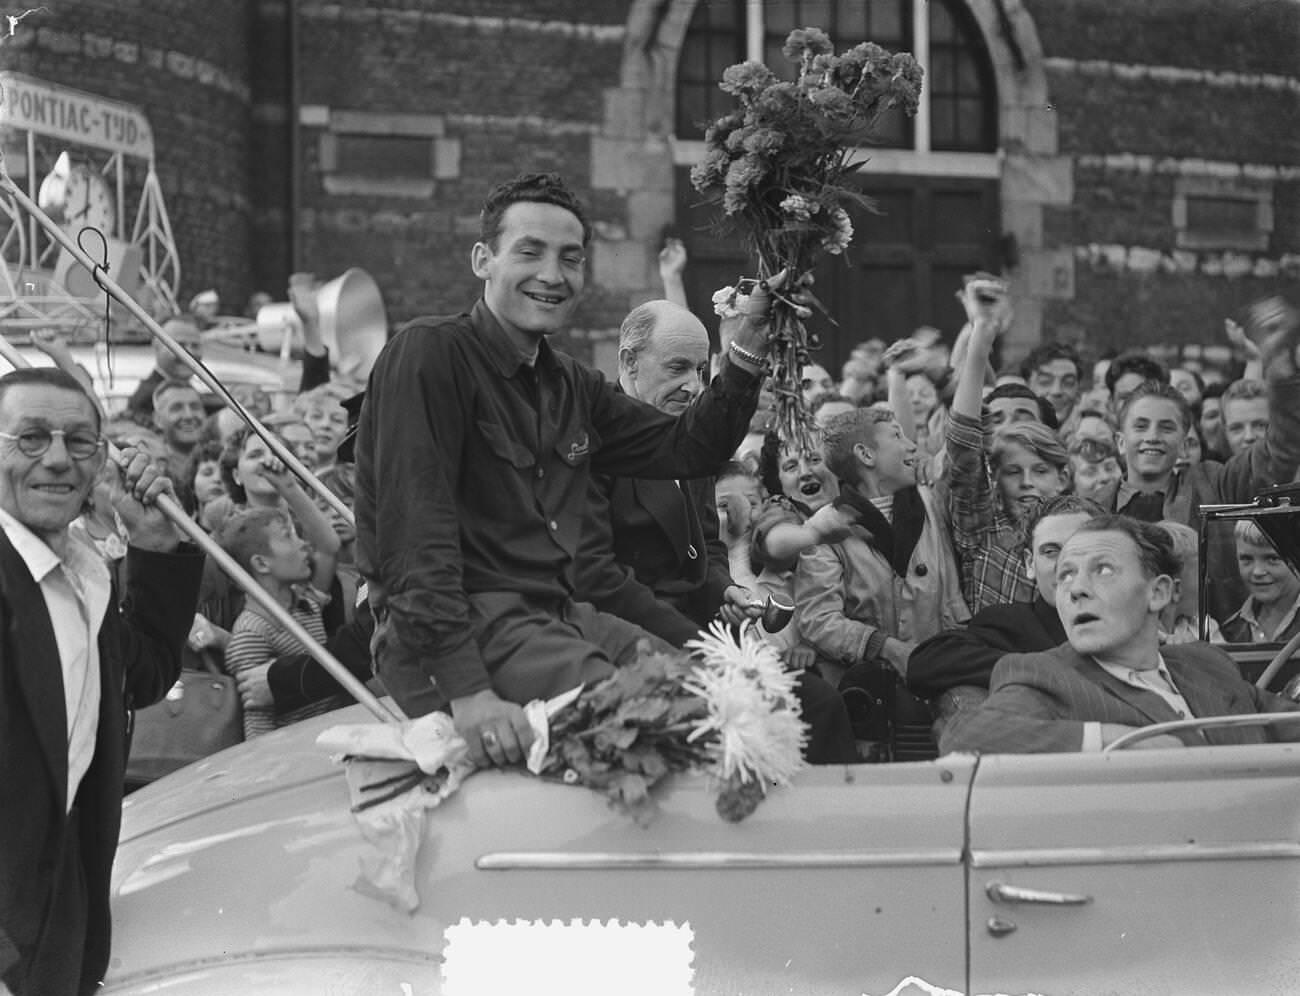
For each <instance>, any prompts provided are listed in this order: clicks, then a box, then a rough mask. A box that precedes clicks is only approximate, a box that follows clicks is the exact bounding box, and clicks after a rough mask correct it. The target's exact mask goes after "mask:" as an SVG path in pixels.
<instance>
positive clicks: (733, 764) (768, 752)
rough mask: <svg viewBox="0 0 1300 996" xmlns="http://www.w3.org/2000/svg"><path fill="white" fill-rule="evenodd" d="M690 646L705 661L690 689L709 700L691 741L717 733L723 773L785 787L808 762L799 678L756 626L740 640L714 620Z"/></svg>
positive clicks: (688, 684)
mask: <svg viewBox="0 0 1300 996" xmlns="http://www.w3.org/2000/svg"><path fill="white" fill-rule="evenodd" d="M686 648H687V649H688V650H693V651H695V652H697V653H699V654H700V655H701V656H702V657H703V662H702V663H700V664H698V665H696V666H695V667H694V668H693V669H692V671H691V677H690V678H689V679H688V680H687V681H686V682H685V688H686V689H687V690H688V691H690V692H692V693H694V694H695V695H698V696H700V698H702V699H704V701H705V703H706V704H707V706H708V716H706V717H705V718H704V719H703V720H701V721H700V723H699V724H697V726H696V727H695V729H694V730H693V731H692V732H691V735H690V738H689V739H691V740H697V739H699V738H700V737H703V736H706V735H708V734H710V733H716V734H717V742H716V743H715V744H713V745H712V746H711V752H712V753H713V754H714V756H715V757H716V759H717V765H718V771H717V773H718V775H719V776H720V777H721V778H723V779H724V780H725V779H728V778H730V777H732V776H733V775H738V776H739V778H740V780H741V781H749V780H750V779H751V778H757V779H758V780H759V782H760V784H762V785H764V786H766V785H767V784H769V783H770V784H773V785H784V784H786V783H787V782H789V781H790V779H791V777H793V776H794V774H795V772H797V771H798V770H799V769H800V768H801V767H802V766H803V744H804V741H805V739H806V738H807V729H806V727H805V726H804V723H803V719H802V718H801V716H800V712H799V701H798V699H797V698H796V697H795V694H794V683H795V676H794V675H793V674H791V673H790V672H788V671H786V670H785V668H784V667H783V666H782V664H781V659H780V657H779V656H778V655H777V653H776V651H775V650H774V649H773V648H772V646H771V645H770V644H768V643H767V642H766V641H765V640H764V639H763V638H762V637H761V636H759V635H758V634H757V632H755V631H754V629H753V627H752V626H746V627H745V629H744V631H743V632H742V634H741V638H740V642H737V641H736V639H735V638H734V637H733V636H732V634H731V632H730V631H729V630H728V629H727V627H726V626H725V625H724V624H723V623H721V622H719V621H716V620H715V621H714V622H713V623H712V624H711V625H710V627H709V632H708V634H707V635H705V636H701V637H700V638H698V639H695V640H692V641H690V642H689V643H688V644H687V645H686Z"/></svg>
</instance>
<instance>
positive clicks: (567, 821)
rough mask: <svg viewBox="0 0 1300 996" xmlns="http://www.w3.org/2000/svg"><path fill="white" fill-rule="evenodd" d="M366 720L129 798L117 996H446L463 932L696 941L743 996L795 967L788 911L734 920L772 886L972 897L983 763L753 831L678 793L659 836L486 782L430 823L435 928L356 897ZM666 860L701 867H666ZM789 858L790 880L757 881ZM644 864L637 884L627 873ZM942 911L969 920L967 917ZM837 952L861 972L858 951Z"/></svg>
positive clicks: (889, 902) (238, 750)
mask: <svg viewBox="0 0 1300 996" xmlns="http://www.w3.org/2000/svg"><path fill="white" fill-rule="evenodd" d="M368 716H369V714H368V713H366V712H365V711H364V710H362V709H361V708H360V707H352V708H350V709H348V710H344V711H340V712H336V713H332V714H329V715H327V716H322V717H317V718H315V719H313V720H309V721H307V722H304V723H300V724H298V725H296V726H294V727H290V728H288V729H285V730H281V731H278V732H276V733H274V734H271V735H268V736H264V737H259V738H257V739H256V740H253V741H251V742H249V743H246V744H243V745H240V746H238V747H235V748H232V749H231V750H228V751H225V752H223V753H221V754H219V755H216V756H214V757H212V758H209V759H207V760H205V761H202V762H200V763H198V764H196V765H193V766H191V767H189V768H187V769H184V770H182V771H180V772H177V773H176V774H174V775H171V776H168V777H167V778H164V779H162V780H160V781H158V782H156V783H154V784H153V785H151V786H148V787H146V788H144V789H141V790H140V791H139V792H137V793H135V794H133V795H132V796H131V797H129V799H128V800H127V802H126V805H125V806H124V811H123V829H122V839H121V845H120V848H119V851H118V855H117V861H116V864H115V866H114V875H113V897H112V899H113V912H114V944H113V951H114V953H113V961H112V964H111V967H110V972H109V977H108V988H107V990H106V992H109V993H136V992H146V991H147V992H154V993H156V992H164V991H173V990H174V991H177V992H180V991H184V992H186V993H194V994H201V993H208V992H214V993H215V992H221V991H227V992H229V991H252V989H255V988H258V987H259V986H261V987H265V986H268V985H271V984H272V982H271V981H268V980H272V981H273V977H274V978H278V979H284V978H292V979H296V980H299V982H302V981H303V980H306V979H309V978H310V979H315V978H317V977H316V976H312V975H311V974H310V973H311V971H313V970H320V971H324V970H325V969H324V968H323V967H322V966H327V967H329V969H330V971H334V970H343V968H342V967H340V963H339V959H343V962H344V963H346V964H345V966H344V967H346V968H347V970H348V971H358V970H360V968H359V967H358V966H361V967H364V970H365V972H368V973H372V974H371V975H367V976H366V978H365V980H364V981H363V982H362V983H359V984H357V985H356V986H354V987H353V988H348V987H346V986H344V987H343V988H338V987H337V986H336V987H335V991H338V992H353V991H356V992H381V991H392V992H394V993H400V992H402V991H404V987H406V986H410V987H411V988H410V991H414V992H421V993H424V992H436V991H438V986H439V985H440V983H439V980H440V978H441V976H440V972H441V970H442V965H443V960H444V952H445V949H448V947H449V940H448V938H450V937H454V936H455V934H456V931H455V930H454V929H452V928H457V927H458V925H481V924H488V925H491V924H497V923H504V922H507V921H509V922H515V921H518V920H523V921H527V922H538V923H541V922H547V923H552V922H557V921H559V922H572V921H574V920H581V921H583V922H607V921H608V922H619V923H635V924H651V925H674V924H675V925H679V926H689V928H690V929H692V930H693V931H694V948H693V949H692V950H693V951H694V953H695V955H696V957H697V966H698V965H699V963H700V962H701V961H702V962H703V963H704V964H705V965H706V966H707V968H706V975H705V976H704V977H699V978H697V982H698V983H699V984H700V985H702V986H703V988H701V989H699V991H701V992H705V991H735V990H734V986H735V985H737V984H739V985H741V987H742V988H745V982H744V980H745V979H747V978H751V977H752V978H758V977H761V976H760V975H758V974H757V973H767V974H769V975H770V974H771V973H772V972H773V971H775V970H778V969H779V968H780V966H781V965H782V964H783V963H786V962H787V959H786V958H785V956H784V955H781V956H780V958H778V953H779V952H780V948H779V947H778V945H779V944H782V943H786V944H788V943H789V941H788V940H787V939H786V938H787V936H788V935H787V932H788V929H789V925H788V923H787V922H786V919H785V917H783V916H781V915H780V914H779V913H778V912H777V909H778V908H779V907H773V908H771V909H770V915H769V916H767V917H764V918H760V919H761V920H762V921H763V922H762V923H757V922H756V921H754V920H753V919H752V918H746V917H737V915H736V914H737V911H738V910H740V909H745V908H746V904H748V905H749V906H750V907H753V906H754V904H756V903H761V904H764V905H767V904H769V903H771V902H776V903H778V904H781V903H783V902H784V901H783V900H782V899H781V898H780V892H779V891H778V892H776V893H773V892H772V889H773V887H774V886H773V883H774V882H791V881H793V878H791V877H790V876H797V877H798V878H799V880H800V881H801V882H802V883H803V884H804V885H806V886H807V887H808V888H810V889H812V890H813V892H812V898H809V899H808V900H807V901H809V902H814V901H815V898H816V895H817V889H818V887H819V885H822V884H824V886H825V887H826V888H828V889H831V888H836V887H838V886H837V883H842V882H843V881H844V876H843V871H844V867H862V863H863V862H864V861H865V862H868V863H870V864H871V865H872V866H873V867H874V866H877V865H878V866H879V867H881V868H885V869H892V870H891V871H890V872H889V873H888V874H890V875H893V874H895V873H897V874H898V875H901V876H903V878H904V880H905V879H906V877H907V875H908V872H907V867H909V866H910V865H909V863H911V862H914V861H919V862H921V866H922V867H923V868H928V869H932V870H933V872H934V873H936V874H941V875H942V876H944V878H945V880H950V883H951V885H950V888H951V890H952V891H953V892H954V895H956V893H957V890H958V889H959V887H960V880H961V849H962V827H961V819H960V813H961V811H962V809H963V807H964V804H965V798H966V789H967V787H968V784H969V779H970V777H971V774H972V770H973V763H972V761H971V759H969V758H954V759H952V760H951V761H950V762H949V761H945V762H927V763H921V764H898V765H885V766H873V769H872V771H871V774H872V780H873V783H875V785H874V788H873V790H872V791H871V792H870V793H850V794H849V795H847V796H846V794H845V789H846V784H851V783H852V782H853V781H854V778H855V772H860V771H861V770H862V769H857V768H841V767H835V768H817V769H810V770H806V771H804V772H803V773H801V774H800V775H799V776H798V779H797V785H796V786H794V787H792V788H790V789H780V790H776V791H773V792H772V793H771V794H770V795H769V797H768V799H767V800H765V801H764V802H763V803H762V804H761V805H760V807H759V809H758V811H757V813H755V814H754V816H751V817H750V818H749V819H748V820H746V821H745V822H744V823H741V824H728V823H725V822H723V821H722V820H721V819H720V818H719V817H718V815H717V813H716V811H715V809H714V798H713V792H712V786H711V784H710V782H709V780H708V779H707V778H706V777H704V776H694V775H692V776H679V777H676V778H674V779H672V780H671V781H669V782H667V783H666V784H665V785H663V786H661V788H660V790H657V792H656V795H657V797H658V799H659V804H660V809H659V812H658V814H657V815H656V817H655V818H654V820H653V821H652V822H651V823H650V824H649V825H648V826H644V827H643V826H639V825H637V824H636V823H634V822H633V821H632V820H630V819H629V818H628V817H626V816H625V815H623V814H622V813H619V812H615V811H613V810H611V809H610V808H609V807H608V806H607V805H606V803H605V800H604V799H603V797H601V796H600V795H598V794H597V793H595V792H592V791H590V790H588V789H586V788H582V787H574V786H567V785H563V784H560V783H556V782H550V781H543V780H541V779H538V778H535V777H532V776H530V775H527V774H525V773H522V772H519V771H485V772H480V773H478V774H475V775H474V776H473V777H471V778H469V779H467V780H466V782H465V783H464V784H463V785H462V786H461V787H460V789H459V790H458V791H457V792H456V793H455V794H454V795H453V796H451V798H449V799H448V800H447V801H445V802H444V803H443V804H442V805H441V806H440V807H438V808H437V809H435V810H433V811H431V812H430V813H429V816H428V820H427V826H426V828H425V833H424V837H423V841H422V843H421V845H420V851H419V857H418V860H417V862H416V868H415V880H416V883H417V887H418V890H419V896H420V906H419V908H418V909H417V910H416V911H415V912H414V913H411V914H407V913H405V912H400V911H398V910H397V909H395V908H394V907H392V906H390V905H388V904H386V903H385V902H383V901H382V900H379V899H376V898H374V897H372V896H369V895H365V894H363V893H361V892H359V891H357V889H356V888H355V884H356V882H357V879H358V872H359V870H360V868H361V866H362V863H363V862H364V861H367V860H372V859H373V857H374V855H375V854H376V849H375V847H374V846H373V845H372V844H371V843H369V842H367V840H366V839H365V838H364V837H363V835H362V832H361V829H360V827H359V825H358V823H357V821H356V819H355V818H354V816H353V815H352V814H351V812H350V811H349V800H348V790H347V785H346V781H345V777H344V774H343V770H342V768H341V767H340V766H337V765H335V764H333V763H331V761H330V759H329V758H328V757H327V756H326V755H325V753H324V751H322V750H320V749H318V748H316V747H315V745H314V741H315V739H316V736H317V734H318V733H319V732H320V731H321V730H322V729H324V728H326V727H329V726H332V725H335V724H339V723H344V722H353V723H354V722H365V721H366V720H367V719H368ZM897 793H902V794H903V795H905V796H908V797H909V798H911V799H912V800H913V804H912V805H910V806H909V807H904V808H903V809H901V810H900V811H897V812H892V811H890V807H887V806H882V805H881V804H880V800H881V799H889V798H892V797H896V794H897ZM918 807H919V808H918ZM927 809H930V810H932V811H931V813H930V816H929V818H927V813H926V810H927ZM868 822H870V824H871V826H872V833H871V834H870V835H869V837H864V835H863V827H864V826H866V825H867V824H868ZM665 856H667V860H668V861H669V862H670V863H671V861H672V860H681V859H684V860H686V861H688V862H690V861H701V862H703V863H704V865H705V866H706V867H705V869H704V870H699V869H693V868H690V867H685V868H683V867H681V866H680V865H679V866H677V867H660V866H659V865H658V864H657V863H659V862H662V861H664V860H665ZM774 857H775V859H776V861H777V863H778V864H781V863H782V862H784V865H782V867H785V868H787V870H781V869H780V868H778V869H777V870H776V871H772V870H771V868H770V867H768V868H767V870H762V869H763V868H764V865H763V862H764V861H769V862H770V861H771V860H772V859H773V858H774ZM840 858H843V859H844V862H845V865H844V867H841V865H840ZM575 859H576V860H577V862H578V864H576V865H575V864H573V863H572V862H573V861H574V860H575ZM629 861H630V862H632V863H634V864H638V865H639V867H637V868H634V869H632V870H627V869H626V868H624V867H622V866H620V864H619V863H620V862H629ZM855 862H856V864H854V863H855ZM755 867H757V868H759V869H760V870H759V871H757V872H746V873H745V874H744V875H743V876H740V877H737V876H736V869H737V868H755ZM774 876H775V877H774ZM724 886H725V887H724ZM924 891H925V890H919V892H920V893H921V894H918V895H916V896H911V895H908V894H907V893H905V892H899V891H898V890H896V889H894V888H893V887H890V888H888V889H886V890H885V892H884V893H883V898H881V899H880V900H879V901H877V902H875V908H876V912H877V914H880V912H881V907H882V906H883V908H885V909H887V910H888V909H894V908H897V907H907V908H909V909H910V908H911V907H912V906H916V907H917V909H916V910H915V911H914V912H915V914H916V915H918V916H921V915H923V916H933V912H932V907H933V897H932V896H931V897H927V896H926V895H924ZM867 901H868V900H867V899H866V898H865V897H864V899H863V902H867ZM944 905H945V906H947V905H951V906H952V912H953V913H954V915H960V905H959V904H955V903H954V904H944ZM688 921H689V923H688ZM839 929H840V928H839V927H832V928H831V931H832V932H833V931H835V930H839ZM843 929H844V930H845V931H846V932H848V933H847V935H846V936H849V935H852V936H856V934H857V932H858V928H857V926H856V925H854V924H851V923H849V924H845V925H844V926H843ZM766 932H770V934H769V933H766ZM885 940H886V939H884V938H883V937H882V939H881V943H882V945H884V944H885ZM896 946H897V945H896V941H890V942H889V946H888V947H884V948H883V949H882V950H883V951H889V950H891V949H896ZM836 947H837V949H839V950H841V953H842V955H843V957H844V958H846V959H848V961H847V963H848V964H851V965H855V964H856V963H857V960H858V958H859V953H858V952H857V951H856V949H855V948H854V947H853V946H851V945H848V944H847V943H845V944H843V945H836ZM756 952H765V953H764V955H763V956H762V957H760V956H758V955H757V954H756ZM954 954H955V952H954ZM765 957H766V958H769V959H772V961H770V962H764V958H765ZM907 960H908V962H909V963H911V962H913V961H914V959H912V958H908V959H907ZM273 966H279V970H280V971H281V973H282V974H280V975H274V976H273ZM774 966H775V968H774ZM841 970H842V969H841ZM799 971H800V972H803V973H806V972H807V971H808V969H807V966H806V965H801V966H799ZM891 971H892V969H891ZM269 973H271V974H269ZM374 973H379V974H378V975H376V974H374ZM383 973H387V974H383ZM905 974H906V972H902V974H894V975H893V978H894V980H895V981H896V980H897V979H898V978H901V977H903V975H905ZM801 977H802V976H801ZM329 978H331V979H333V978H335V976H334V975H330V976H329ZM710 979H713V980H714V981H712V982H710V981H709V980H710ZM176 980H180V981H176ZM259 980H260V981H259ZM722 980H725V981H722ZM304 985H306V984H305V983H304ZM272 988H274V986H272ZM308 988H310V986H309V985H307V988H303V986H302V985H299V984H297V983H295V984H294V986H292V987H291V991H295V992H296V991H307V989H308ZM276 991H280V989H276Z"/></svg>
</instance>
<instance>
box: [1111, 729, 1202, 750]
mask: <svg viewBox="0 0 1300 996" xmlns="http://www.w3.org/2000/svg"><path fill="white" fill-rule="evenodd" d="M1140 729H1142V727H1140V726H1126V725H1125V724H1123V723H1102V724H1101V745H1102V746H1103V747H1109V746H1110V745H1111V744H1113V743H1114V742H1115V741H1116V740H1118V739H1119V738H1120V737H1122V736H1125V735H1126V734H1129V733H1132V732H1134V731H1135V730H1140ZM1186 746H1187V745H1186V744H1185V743H1183V742H1182V741H1181V740H1179V739H1178V738H1177V737H1176V736H1174V735H1173V734H1172V733H1161V734H1160V735H1159V736H1154V737H1148V738H1147V739H1145V740H1139V741H1138V742H1137V743H1135V744H1133V745H1132V746H1131V747H1126V748H1124V749H1125V750H1168V749H1169V748H1170V747H1186Z"/></svg>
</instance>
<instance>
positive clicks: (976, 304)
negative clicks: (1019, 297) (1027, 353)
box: [957, 279, 1011, 341]
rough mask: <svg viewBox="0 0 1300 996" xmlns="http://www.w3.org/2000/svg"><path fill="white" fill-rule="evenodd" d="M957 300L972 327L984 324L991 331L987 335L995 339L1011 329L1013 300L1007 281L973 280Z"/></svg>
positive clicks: (959, 294)
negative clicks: (1009, 293) (1008, 291)
mask: <svg viewBox="0 0 1300 996" xmlns="http://www.w3.org/2000/svg"><path fill="white" fill-rule="evenodd" d="M957 300H959V301H960V302H961V306H962V308H964V309H965V311H966V320H967V321H968V322H969V323H970V324H971V326H972V327H975V326H979V325H980V324H981V323H984V324H986V326H987V327H988V330H989V331H988V333H986V334H990V335H992V336H993V337H994V338H996V337H997V336H998V335H1000V334H1001V333H1002V332H1005V331H1006V330H1007V329H1008V328H1010V327H1011V298H1010V296H1009V295H1008V293H1007V285H1006V281H1004V280H997V279H980V280H972V281H971V282H970V283H968V284H967V285H966V286H965V287H963V288H962V289H961V290H960V291H958V292H957ZM990 323H991V324H990ZM990 341H991V340H990Z"/></svg>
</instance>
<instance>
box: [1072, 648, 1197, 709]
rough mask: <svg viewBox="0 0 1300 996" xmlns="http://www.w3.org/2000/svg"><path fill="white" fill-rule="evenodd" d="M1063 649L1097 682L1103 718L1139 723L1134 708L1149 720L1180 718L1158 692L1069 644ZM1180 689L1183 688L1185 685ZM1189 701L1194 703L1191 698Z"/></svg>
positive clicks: (1079, 671) (1081, 670)
mask: <svg viewBox="0 0 1300 996" xmlns="http://www.w3.org/2000/svg"><path fill="white" fill-rule="evenodd" d="M1059 649H1060V652H1061V653H1062V654H1064V656H1065V658H1066V660H1067V661H1068V662H1069V663H1070V665H1071V666H1072V667H1073V668H1074V669H1075V670H1076V671H1077V672H1078V673H1079V674H1080V675H1081V676H1082V677H1083V678H1084V679H1086V680H1087V681H1088V682H1089V683H1091V684H1093V685H1095V686H1097V688H1098V690H1099V694H1100V696H1101V697H1102V698H1103V700H1104V701H1103V704H1102V705H1101V710H1102V713H1103V715H1105V718H1104V719H1102V720H1101V721H1102V722H1104V723H1125V724H1128V725H1130V726H1131V725H1138V724H1134V722H1133V716H1132V713H1134V712H1136V713H1138V714H1139V715H1141V716H1143V717H1145V719H1146V722H1147V723H1168V722H1172V721H1173V720H1175V719H1177V718H1178V714H1177V713H1176V712H1174V710H1173V708H1172V707H1171V706H1170V705H1169V703H1168V702H1166V701H1165V700H1164V699H1162V698H1161V697H1160V696H1159V695H1157V694H1156V693H1155V692H1148V691H1144V690H1143V689H1140V688H1134V687H1133V686H1132V685H1130V684H1128V683H1127V682H1123V681H1120V680H1119V679H1118V678H1116V677H1115V676H1114V675H1113V674H1111V673H1110V672H1109V671H1107V670H1106V669H1105V668H1104V667H1102V666H1101V665H1100V664H1098V663H1097V662H1096V661H1095V660H1093V659H1092V658H1091V657H1085V656H1083V655H1082V654H1080V653H1078V652H1077V651H1075V650H1074V649H1073V648H1072V647H1070V646H1069V644H1066V645H1064V646H1062V647H1061V648H1059ZM1179 690H1180V691H1181V686H1180V687H1179ZM1184 697H1186V695H1185V694H1184ZM1187 704H1188V705H1192V703H1191V700H1190V699H1189V700H1188V703H1187ZM1120 706H1123V710H1122V711H1119V707H1120ZM1194 708H1195V706H1193V709H1194Z"/></svg>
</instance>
